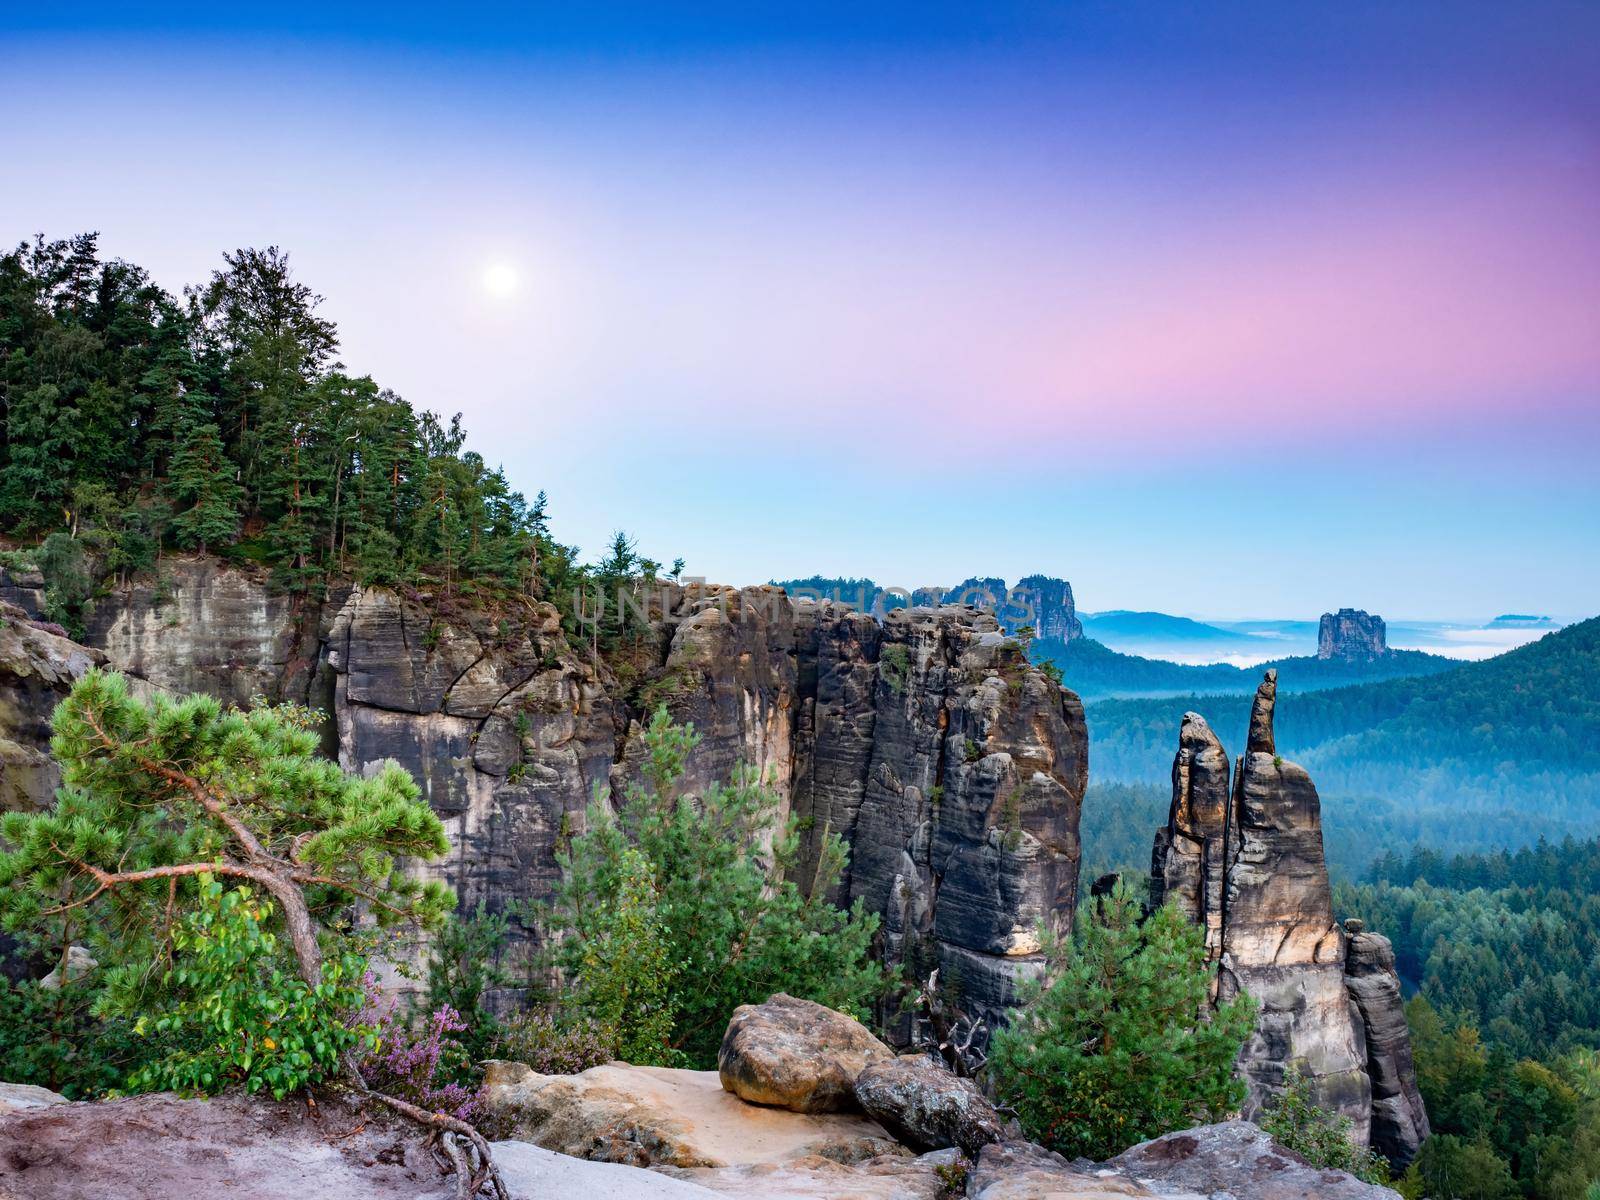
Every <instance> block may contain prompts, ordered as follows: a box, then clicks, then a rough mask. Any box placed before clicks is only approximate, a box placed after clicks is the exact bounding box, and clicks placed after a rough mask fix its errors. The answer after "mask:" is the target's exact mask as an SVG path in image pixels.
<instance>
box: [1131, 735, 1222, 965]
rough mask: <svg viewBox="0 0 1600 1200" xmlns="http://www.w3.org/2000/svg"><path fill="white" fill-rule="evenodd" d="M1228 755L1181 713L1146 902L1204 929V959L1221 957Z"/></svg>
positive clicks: (1212, 736) (1214, 960)
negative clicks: (1168, 905) (1178, 912)
mask: <svg viewBox="0 0 1600 1200" xmlns="http://www.w3.org/2000/svg"><path fill="white" fill-rule="evenodd" d="M1229 778H1230V771H1229V767H1228V752H1227V751H1226V750H1224V749H1223V748H1222V742H1221V741H1219V740H1218V738H1217V735H1216V734H1215V733H1213V732H1211V727H1210V726H1209V725H1207V724H1206V719H1205V718H1204V717H1202V716H1201V715H1200V714H1199V713H1193V712H1189V713H1184V714H1183V723H1182V725H1181V726H1180V728H1179V732H1178V754H1177V757H1176V758H1175V759H1173V762H1172V810H1171V814H1170V816H1169V817H1168V820H1167V825H1166V828H1165V829H1161V830H1159V831H1157V833H1156V841H1155V851H1154V855H1153V860H1152V863H1151V875H1150V902H1151V903H1152V904H1155V905H1160V904H1163V903H1165V902H1166V901H1167V900H1168V899H1170V900H1172V902H1173V903H1175V904H1176V905H1177V906H1178V907H1179V908H1180V909H1182V910H1183V912H1184V914H1185V915H1187V916H1188V917H1189V918H1190V920H1192V921H1194V922H1195V923H1196V924H1198V925H1202V926H1204V927H1205V931H1206V955H1207V957H1208V959H1209V960H1210V961H1212V962H1216V961H1217V960H1218V959H1220V958H1221V957H1222V908H1223V886H1224V878H1223V875H1224V862H1225V857H1226V846H1227V835H1228V832H1229V810H1230V805H1231V803H1232V797H1231V795H1230V794H1229V790H1228V781H1229Z"/></svg>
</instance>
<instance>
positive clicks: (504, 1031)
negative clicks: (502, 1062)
mask: <svg viewBox="0 0 1600 1200" xmlns="http://www.w3.org/2000/svg"><path fill="white" fill-rule="evenodd" d="M492 1053H493V1055H494V1057H496V1058H504V1059H508V1060H510V1061H511V1062H519V1063H526V1064H527V1065H528V1066H530V1067H532V1068H533V1069H534V1070H535V1071H537V1072H539V1074H541V1075H576V1074H577V1073H578V1072H579V1071H587V1070H588V1069H589V1068H590V1067H598V1066H599V1065H600V1064H601V1063H607V1062H610V1061H611V1060H612V1059H614V1058H618V1057H620V1055H619V1054H618V1051H617V1035H616V1031H615V1030H612V1029H607V1028H605V1027H604V1026H603V1025H601V1024H600V1023H599V1022H598V1021H595V1020H593V1019H591V1018H587V1017H584V1018H579V1019H576V1020H572V1021H562V1020H561V1019H560V1018H559V1017H558V1016H557V1014H556V1013H555V1012H554V1011H553V1010H551V1009H547V1008H536V1009H532V1010H530V1011H528V1012H524V1013H518V1014H517V1015H516V1016H514V1017H511V1018H510V1019H508V1020H507V1021H506V1022H505V1023H504V1024H503V1025H501V1027H500V1031H499V1033H498V1035H497V1036H496V1037H495V1041H494V1045H493V1047H492Z"/></svg>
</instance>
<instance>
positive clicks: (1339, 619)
mask: <svg viewBox="0 0 1600 1200" xmlns="http://www.w3.org/2000/svg"><path fill="white" fill-rule="evenodd" d="M1388 653H1389V639H1388V628H1387V626H1385V625H1384V623H1383V618H1382V617H1379V616H1374V615H1373V614H1372V613H1369V612H1363V611H1362V610H1361V609H1359V608H1341V609H1340V610H1339V611H1338V612H1336V613H1323V614H1322V624H1321V625H1320V626H1319V627H1318V629H1317V657H1318V658H1337V659H1342V660H1344V661H1345V662H1364V661H1366V660H1367V659H1373V658H1382V657H1383V656H1384V655H1386V654H1388Z"/></svg>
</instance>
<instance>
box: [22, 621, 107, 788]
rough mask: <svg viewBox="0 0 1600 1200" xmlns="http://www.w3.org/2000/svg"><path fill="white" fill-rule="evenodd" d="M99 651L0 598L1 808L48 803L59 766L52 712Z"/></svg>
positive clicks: (98, 659) (58, 780)
mask: <svg viewBox="0 0 1600 1200" xmlns="http://www.w3.org/2000/svg"><path fill="white" fill-rule="evenodd" d="M102 661H104V660H103V657H102V656H101V655H99V654H96V653H95V652H94V651H93V650H89V649H87V648H85V647H83V646H80V645H78V644H77V643H76V642H74V641H72V640H70V639H69V638H66V637H63V636H61V635H60V634H57V633H52V632H50V631H49V630H48V629H45V628H43V627H41V625H40V624H38V623H36V622H34V621H33V620H32V619H31V618H30V617H29V616H28V615H27V613H26V612H24V611H23V610H22V609H20V608H17V607H16V606H14V605H11V604H6V603H0V812H10V811H27V810H30V809H37V808H42V807H44V806H46V805H48V804H50V803H51V802H52V801H53V800H54V798H55V794H56V788H57V786H59V784H60V783H61V771H60V769H59V768H58V767H57V766H56V764H55V762H54V761H53V760H52V759H51V757H50V717H51V714H53V713H54V712H55V708H56V705H57V704H59V703H60V702H61V700H62V698H63V697H64V696H65V695H66V694H67V692H68V690H70V689H71V687H72V684H73V681H74V680H76V679H77V678H78V677H79V676H81V675H82V674H83V673H84V672H85V671H87V670H88V669H89V668H90V667H92V666H94V665H95V664H97V663H99V662H102Z"/></svg>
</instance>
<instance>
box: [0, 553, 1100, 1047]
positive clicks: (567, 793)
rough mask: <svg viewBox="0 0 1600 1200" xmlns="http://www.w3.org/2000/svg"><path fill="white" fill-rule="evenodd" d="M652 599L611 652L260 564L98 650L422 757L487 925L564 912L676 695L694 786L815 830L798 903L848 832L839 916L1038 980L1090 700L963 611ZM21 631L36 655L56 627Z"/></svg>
mask: <svg viewBox="0 0 1600 1200" xmlns="http://www.w3.org/2000/svg"><path fill="white" fill-rule="evenodd" d="M647 610H648V614H649V632H648V634H647V635H646V636H645V637H643V638H642V639H641V641H640V642H639V644H638V645H636V646H635V647H633V649H632V650H631V651H629V652H628V654H626V655H624V656H621V657H620V658H618V659H617V660H616V661H609V662H608V661H603V660H602V659H600V658H598V657H596V656H594V655H593V654H591V653H590V652H589V651H588V649H587V648H586V647H584V646H583V645H582V644H581V643H578V644H574V642H573V641H572V640H571V639H569V638H568V636H567V635H566V634H565V633H564V631H563V630H562V627H561V623H560V620H559V617H558V614H557V612H556V610H555V609H554V608H552V607H550V606H548V605H544V604H537V603H532V602H522V603H516V604H501V605H489V604H487V603H476V604H474V603H467V602H465V601H463V600H461V599H460V598H451V597H446V596H441V595H434V594H429V593H422V592H412V591H406V592H402V591H395V590H390V589H384V588H353V589H343V590H340V591H337V592H335V593H334V594H332V595H331V596H330V597H329V598H328V599H327V601H326V602H325V603H323V604H321V605H320V606H319V605H314V604H303V605H301V604H295V603H291V602H290V601H289V600H288V599H287V598H285V597H283V596H281V595H279V594H277V593H275V592H273V591H272V589H271V588H269V587H268V586H267V582H266V580H265V577H264V576H263V575H261V574H258V573H254V572H251V571H248V570H244V569H239V568H234V567H224V566H221V565H219V564H218V563H216V562H215V561H212V560H206V559H199V558H174V559H171V560H169V561H168V562H167V563H166V564H165V567H164V582H163V584H162V586H161V588H160V589H159V591H158V590H157V589H156V588H154V587H153V586H150V585H143V584H140V585H135V586H132V587H129V588H124V589H121V590H119V591H116V592H113V593H112V594H111V595H109V596H107V597H105V598H103V599H101V600H100V601H98V602H97V603H96V605H95V606H94V608H93V610H92V611H91V612H90V614H89V619H88V628H89V634H88V640H89V641H90V642H91V643H92V644H93V645H94V646H95V647H97V648H98V649H99V650H100V651H102V652H103V653H104V656H105V657H106V658H107V659H108V660H109V662H110V664H111V665H113V666H115V667H117V668H118V669H121V670H124V671H126V672H128V673H129V674H130V675H132V676H134V677H135V678H138V679H142V680H145V681H146V682H147V683H148V684H149V685H150V686H153V687H159V688H162V689H165V690H169V691H173V692H187V691H200V692H205V693H208V694H211V695H215V696H217V697H219V698H220V699H223V700H226V701H230V702H237V703H247V702H248V701H249V699H250V698H251V697H253V696H266V697H269V698H273V699H285V700H294V701H298V702H301V703H310V704H312V705H315V706H317V707H319V708H322V709H324V710H325V711H327V713H328V714H329V725H328V742H327V744H328V750H329V753H330V754H333V755H336V756H337V758H338V759H339V761H340V763H341V764H342V765H344V766H345V767H347V768H349V769H351V770H359V771H371V770H375V769H376V768H377V767H378V766H379V764H381V763H382V762H383V761H385V760H386V759H391V758H392V759H394V760H396V761H398V762H399V763H401V764H402V765H403V766H404V767H406V768H407V769H408V770H409V771H411V772H412V773H413V774H414V775H415V776H416V777H417V779H418V781H419V782H420V784H421V786H422V789H423V793H424V795H425V796H426V797H427V799H428V801H429V803H430V804H431V805H432V806H433V808H434V809H435V811H436V812H438V813H439V815H440V816H441V817H442V818H443V819H444V821H445V824H446V828H447V830H448V832H449V835H450V842H451V853H450V854H449V856H448V857H447V858H446V859H445V860H443V861H442V862H440V863H437V864H432V865H431V866H429V867H428V868H427V870H429V871H430V872H434V873H436V874H438V875H439V876H440V877H442V878H443V879H445V880H446V881H447V882H448V883H449V884H450V885H451V886H452V887H454V888H455V889H456V891H457V894H458V895H459V896H460V899H461V903H462V905H463V906H464V907H465V908H468V909H470V908H472V907H473V906H475V905H476V904H477V903H478V902H480V901H482V902H484V903H485V904H487V905H488V906H489V907H490V908H491V909H494V910H498V909H503V908H505V907H506V906H507V905H509V904H510V903H511V902H513V901H517V900H525V899H543V898H546V897H548V896H549V895H550V892H551V889H552V885H553V883H554V882H555V879H556V872H557V869H558V868H557V865H556V857H555V856H556V850H557V846H558V844H559V842H560V841H561V839H562V838H564V837H566V836H570V834H571V833H572V832H573V831H575V830H576V829H577V828H578V827H579V826H580V823H581V821H582V815H583V810H584V808H585V806H586V805H587V803H588V802H589V800H590V798H591V797H592V796H593V795H594V794H595V792H596V789H605V788H610V789H613V790H617V789H620V788H621V787H622V786H623V785H624V784H626V782H627V781H628V780H629V779H630V778H631V777H632V774H633V772H634V771H635V770H636V767H637V764H638V762H639V759H640V757H641V754H642V746H641V742H640V730H641V720H642V719H644V718H646V717H647V716H648V713H649V711H650V710H652V709H653V708H654V707H655V706H657V705H661V704H664V705H666V707H667V708H668V710H669V711H670V712H671V713H672V715H673V717H674V718H675V719H676V720H679V721H692V722H693V723H694V725H695V727H696V729H697V730H698V731H699V732H700V734H701V735H702V739H703V740H702V742H701V744H700V746H699V748H698V749H697V751H696V752H695V754H694V755H693V756H692V758H691V761H690V763H689V768H688V772H687V776H686V780H685V783H686V786H687V787H688V788H689V789H690V790H691V791H692V790H694V789H696V788H698V787H701V786H703V785H704V784H705V783H706V782H708V781H710V780H712V779H716V778H722V777H726V776H727V774H728V773H729V772H730V771H731V770H732V768H733V767H734V765H735V764H736V763H738V762H741V761H742V762H747V763H751V764H753V765H754V766H756V767H757V768H758V769H760V770H761V771H762V772H763V773H764V775H765V776H766V778H767V779H768V781H769V782H770V783H771V785H772V786H773V788H774V789H775V790H776V791H777V793H778V795H779V796H780V798H781V800H782V802H783V804H784V805H785V806H787V808H788V811H790V812H792V813H794V814H795V815H796V816H797V817H798V818H799V819H800V822H801V828H802V830H803V831H805V837H806V839H807V842H808V844H807V845H806V853H805V855H804V857H803V861H802V865H801V879H800V882H801V884H802V886H805V885H806V883H807V882H808V881H809V878H810V872H811V871H812V870H814V868H815V856H816V850H817V847H818V846H819V845H820V838H821V836H822V835H823V834H824V833H825V832H829V831H831V832H834V833H837V834H839V835H840V836H841V837H842V838H843V839H844V841H845V843H846V845H847V846H848V848H849V850H850V856H851V862H850V867H849V870H848V873H847V875H846V877H845V878H844V880H843V881H842V882H841V886H840V894H839V895H838V897H837V899H838V900H839V901H841V902H844V903H848V902H851V901H854V900H856V899H860V900H862V901H863V902H865V903H866V904H867V905H868V906H869V908H870V909H871V910H872V911H875V912H878V913H880V914H881V915H882V917H883V921H884V931H883V935H882V946H881V951H882V953H883V955H884V956H885V957H886V958H887V959H889V960H890V961H902V960H908V961H910V962H911V964H912V966H913V967H914V968H915V969H917V970H918V971H919V972H926V971H928V970H931V969H933V968H934V967H935V966H938V967H941V968H942V969H943V978H944V979H945V980H946V981H947V982H954V983H955V985H956V989H957V992H958V1003H959V1004H960V1005H961V1006H962V1007H963V1008H966V1009H967V1010H969V1011H970V1012H972V1013H973V1014H974V1015H978V1016H981V1017H984V1018H987V1019H989V1020H990V1021H992V1020H993V1019H994V1018H995V1017H997V1016H998V1015H999V1014H1000V1012H1001V1011H1002V1010H1003V1009H1004V1007H1005V1006H1006V1005H1007V1004H1008V1003H1010V1001H1011V1000H1012V998H1013V997H1014V994H1015V985H1016V982H1017V980H1018V979H1019V978H1021V977H1022V976H1023V975H1025V974H1027V973H1029V972H1031V971H1035V970H1037V969H1038V968H1039V958H1038V954H1037V950H1038V946H1037V940H1036V937H1035V934H1034V929H1035V926H1036V924H1037V922H1038V921H1039V920H1041V919H1043V920H1045V921H1047V922H1049V923H1051V924H1053V925H1055V926H1057V927H1063V926H1064V925H1065V924H1066V923H1067V922H1069V921H1070V919H1071V915H1072V911H1073V907H1074V903H1075V899H1076V886H1077V873H1078V857H1079V851H1078V814H1079V805H1080V803H1081V801H1082V797H1083V791H1084V787H1085V785H1086V782H1087V761H1086V760H1087V734H1086V730H1085V726H1084V720H1083V711H1082V706H1081V705H1080V704H1079V703H1078V701H1077V698H1076V697H1075V696H1073V695H1072V694H1071V693H1070V692H1067V691H1065V690H1063V689H1062V688H1060V687H1058V686H1057V685H1055V684H1052V683H1051V682H1050V681H1049V680H1048V679H1047V678H1046V677H1045V676H1043V675H1042V674H1040V673H1039V672H1038V671H1036V670H1034V669H1033V668H1032V667H1031V666H1029V665H1028V664H1027V663H1026V661H1025V660H1024V659H1023V656H1022V654H1021V652H1020V648H1019V647H1018V646H1017V644H1016V643H1015V642H1014V641H1011V640H1009V639H1007V638H1006V637H1005V636H1004V635H1003V633H1002V632H1001V630H1000V628H999V626H998V624H997V622H996V620H995V618H994V617H993V616H992V615H990V614H986V613H981V612H978V611H976V610H974V609H970V608H961V607H955V606H946V607H943V608H940V609H938V610H907V611H900V612H895V613H892V614H890V616H889V618H888V619H887V620H886V621H885V622H884V623H883V624H882V625H880V624H879V623H877V622H876V621H874V620H873V619H872V618H871V617H870V616H868V615H866V614H863V613H860V612H854V611H851V610H850V609H849V608H847V607H846V606H843V605H837V604H832V603H828V602H815V601H807V600H795V599H791V598H790V597H789V596H787V595H785V594H784V593H783V591H782V590H781V589H779V588H776V587H758V588H747V589H743V590H738V589H733V588H722V587H714V586H711V587H707V586H677V585H668V586H663V587H662V588H660V589H659V590H658V591H656V592H654V593H653V594H652V595H651V596H650V597H648V598H647ZM28 629H29V639H30V644H32V643H33V642H36V641H38V640H39V639H45V638H49V637H50V635H48V634H44V633H42V632H39V631H37V630H33V629H32V627H31V626H29V627H28ZM0 647H3V643H0ZM76 649H77V648H76V647H74V645H73V644H72V643H70V642H63V646H62V648H61V651H60V652H61V653H68V652H69V651H70V650H76ZM0 653H3V649H0ZM78 653H80V654H84V653H85V652H83V651H81V650H78ZM46 657H48V656H46ZM30 661H31V660H30ZM87 661H88V658H87V657H85V658H84V664H85V665H87ZM30 669H31V668H30ZM58 674H59V675H60V678H59V679H57V678H56V676H54V675H52V676H51V679H50V681H47V682H45V683H42V684H40V685H39V686H40V687H43V688H44V689H45V690H46V691H50V689H55V690H54V691H50V697H45V696H44V695H43V693H39V692H38V689H37V688H35V689H34V691H30V692H28V699H27V700H26V702H25V703H19V704H18V705H16V707H17V708H18V710H19V711H25V712H26V713H27V714H30V715H29V716H28V717H27V722H28V723H27V724H26V728H25V729H24V730H23V731H22V732H21V734H20V735H19V737H17V738H16V739H13V740H15V741H16V743H17V744H18V745H21V746H25V747H27V748H28V754H30V755H31V757H29V758H28V759H27V762H28V763H29V764H32V765H31V766H29V767H27V769H29V770H33V771H34V774H33V775H25V774H24V766H25V764H22V763H21V761H20V760H19V763H18V765H16V766H7V767H6V770H5V774H4V775H3V776H0V779H3V780H4V781H5V785H6V786H8V787H12V788H13V789H15V788H20V787H25V800H24V801H19V802H27V803H38V802H41V801H42V800H43V799H44V798H46V797H48V795H49V794H50V791H51V789H52V788H53V785H54V779H53V777H45V776H40V775H38V771H39V770H44V771H48V770H49V766H48V763H47V762H46V761H44V760H43V759H42V755H41V753H40V751H41V748H42V747H43V746H44V744H45V742H46V740H47V731H46V730H45V728H44V725H43V723H42V722H43V720H44V718H45V717H46V716H47V715H48V713H49V711H50V709H51V708H52V707H53V704H54V699H53V697H54V696H55V695H56V694H57V693H59V691H61V690H64V688H65V686H67V684H69V683H70V677H71V676H70V673H59V672H58ZM18 678H19V679H21V678H23V676H20V675H19V676H18ZM27 678H29V679H31V678H33V677H32V676H31V675H30V676H27ZM0 686H4V685H3V684H0ZM17 686H19V687H22V686H24V685H22V684H18V685H17ZM25 686H26V687H28V688H33V687H34V685H33V684H31V683H30V684H27V685H25ZM0 704H4V700H3V699H0ZM5 719H7V718H5V717H3V716H0V721H3V720H5ZM19 720H20V719H19ZM0 736H3V734H0ZM13 757H15V756H13ZM24 779H26V780H27V782H26V784H24V783H23V782H22V781H24ZM530 936H531V935H529V934H528V933H527V932H526V931H520V932H519V937H520V938H521V939H522V941H521V943H519V945H518V946H516V947H514V950H513V954H514V958H516V959H518V960H520V959H522V958H525V956H526V955H525V952H526V949H527V947H528V938H529V937H530Z"/></svg>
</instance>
